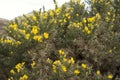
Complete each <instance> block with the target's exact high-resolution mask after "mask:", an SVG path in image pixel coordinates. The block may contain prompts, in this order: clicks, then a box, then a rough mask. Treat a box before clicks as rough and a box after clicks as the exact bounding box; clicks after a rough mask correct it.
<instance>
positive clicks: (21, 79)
mask: <svg viewBox="0 0 120 80" xmlns="http://www.w3.org/2000/svg"><path fill="white" fill-rule="evenodd" d="M19 80H28V75H26V74H24V75H23V76H22V77H20V79H19Z"/></svg>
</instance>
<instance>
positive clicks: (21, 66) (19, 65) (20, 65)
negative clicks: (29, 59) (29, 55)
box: [15, 62, 25, 73]
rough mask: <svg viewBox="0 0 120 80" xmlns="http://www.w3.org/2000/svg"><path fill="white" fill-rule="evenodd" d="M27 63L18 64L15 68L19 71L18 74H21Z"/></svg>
mask: <svg viewBox="0 0 120 80" xmlns="http://www.w3.org/2000/svg"><path fill="white" fill-rule="evenodd" d="M24 64H25V62H22V63H18V64H17V65H16V66H15V68H16V70H17V72H18V73H19V72H20V71H21V69H22V68H23V66H24Z"/></svg>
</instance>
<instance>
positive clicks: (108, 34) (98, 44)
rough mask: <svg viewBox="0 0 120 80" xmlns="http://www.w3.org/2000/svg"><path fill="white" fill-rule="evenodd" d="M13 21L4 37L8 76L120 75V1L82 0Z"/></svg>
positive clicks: (70, 79)
mask: <svg viewBox="0 0 120 80" xmlns="http://www.w3.org/2000/svg"><path fill="white" fill-rule="evenodd" d="M54 3H55V9H54V10H48V11H45V10H44V9H43V11H42V9H40V10H39V11H33V13H32V14H28V15H23V17H18V18H16V19H15V20H13V21H11V22H10V24H9V25H8V26H7V27H5V30H6V34H5V35H4V36H3V35H1V37H0V48H1V49H0V74H2V75H1V76H0V79H2V80H6V79H8V80H80V79H81V80H111V79H112V80H119V79H120V63H119V62H120V44H119V40H120V25H119V23H120V15H119V13H120V8H119V6H118V5H117V4H119V3H120V1H119V0H117V2H116V1H114V0H109V1H106V0H96V1H95V0H90V1H88V3H89V4H90V6H91V10H90V11H88V10H85V4H83V3H81V2H80V0H70V1H69V2H68V3H65V4H63V5H62V6H61V7H58V6H57V2H56V1H55V0H54Z"/></svg>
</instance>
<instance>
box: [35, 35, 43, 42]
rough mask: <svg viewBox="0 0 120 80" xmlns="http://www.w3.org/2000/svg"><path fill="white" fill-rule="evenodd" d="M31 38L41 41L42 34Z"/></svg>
mask: <svg viewBox="0 0 120 80" xmlns="http://www.w3.org/2000/svg"><path fill="white" fill-rule="evenodd" d="M33 39H34V40H36V41H38V42H42V36H41V35H35V36H33Z"/></svg>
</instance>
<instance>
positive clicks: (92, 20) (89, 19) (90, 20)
mask: <svg viewBox="0 0 120 80" xmlns="http://www.w3.org/2000/svg"><path fill="white" fill-rule="evenodd" d="M87 20H88V22H94V20H95V19H94V17H92V18H87Z"/></svg>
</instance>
